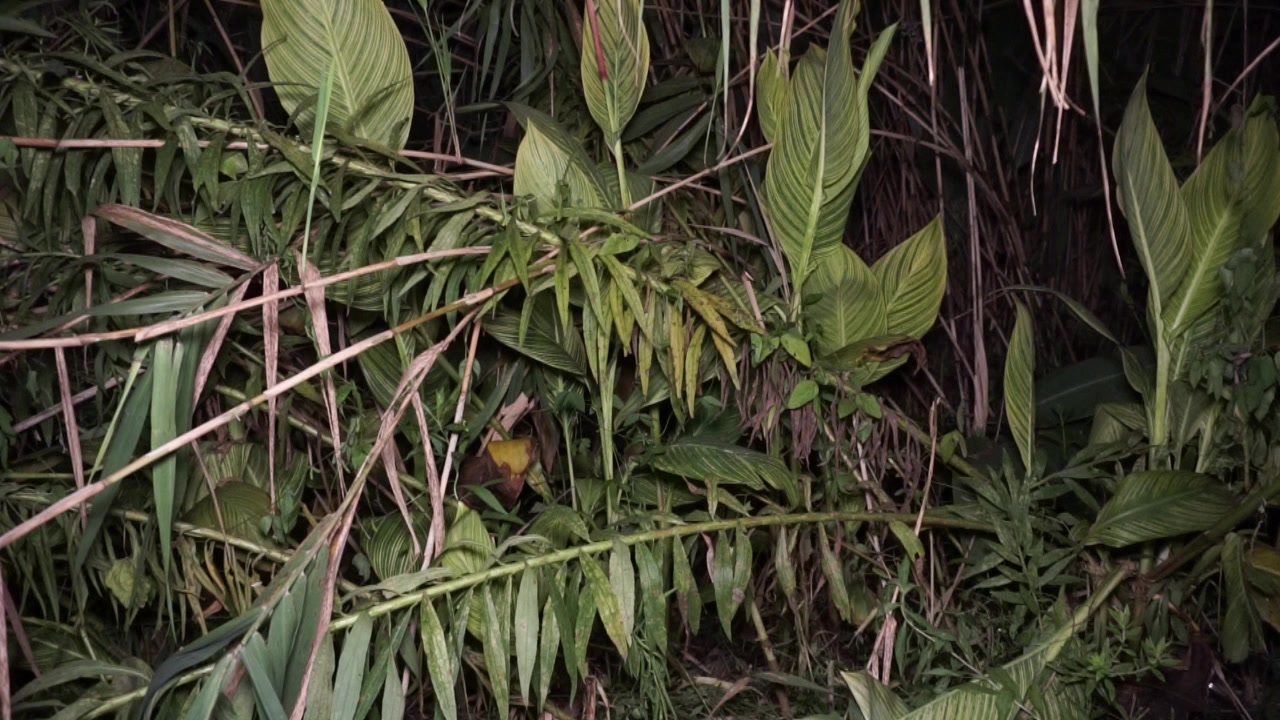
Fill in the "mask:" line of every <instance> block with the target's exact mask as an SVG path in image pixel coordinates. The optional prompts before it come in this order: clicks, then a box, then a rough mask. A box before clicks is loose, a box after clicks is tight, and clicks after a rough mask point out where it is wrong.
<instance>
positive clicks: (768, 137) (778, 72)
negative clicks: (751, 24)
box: [756, 49, 789, 142]
mask: <svg viewBox="0 0 1280 720" xmlns="http://www.w3.org/2000/svg"><path fill="white" fill-rule="evenodd" d="M787 62H788V56H787V55H786V54H783V55H776V54H774V52H773V50H772V49H770V50H767V51H765V56H764V62H763V63H761V64H760V71H759V73H758V74H757V75H756V82H757V83H758V84H757V86H756V112H757V117H758V118H759V120H760V132H762V133H764V139H765V142H777V139H778V126H779V125H780V124H782V117H783V113H784V111H785V110H786V107H787V83H788V81H789V78H788V77H787Z"/></svg>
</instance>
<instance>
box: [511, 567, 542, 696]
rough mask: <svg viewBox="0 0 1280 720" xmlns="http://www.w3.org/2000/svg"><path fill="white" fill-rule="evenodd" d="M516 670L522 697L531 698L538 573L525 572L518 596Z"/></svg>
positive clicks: (536, 640)
mask: <svg viewBox="0 0 1280 720" xmlns="http://www.w3.org/2000/svg"><path fill="white" fill-rule="evenodd" d="M515 622H516V624H515V628H514V630H515V633H514V634H515V639H516V669H517V671H518V672H519V674H520V696H521V697H524V698H527V697H529V684H530V683H531V682H532V681H533V668H534V665H535V663H536V662H537V659H538V571H537V570H525V571H524V572H523V573H521V576H520V591H519V593H517V594H516V621H515Z"/></svg>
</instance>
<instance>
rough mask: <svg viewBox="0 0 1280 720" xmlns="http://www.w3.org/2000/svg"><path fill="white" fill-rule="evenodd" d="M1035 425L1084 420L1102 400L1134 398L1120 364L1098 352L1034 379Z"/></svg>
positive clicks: (1121, 400)
mask: <svg viewBox="0 0 1280 720" xmlns="http://www.w3.org/2000/svg"><path fill="white" fill-rule="evenodd" d="M1035 398H1036V426H1037V427H1040V428H1048V427H1058V426H1060V425H1062V424H1063V423H1071V422H1076V421H1079V420H1087V419H1089V418H1091V417H1093V416H1094V412H1095V410H1096V409H1097V407H1098V406H1099V405H1101V404H1104V403H1122V402H1128V401H1131V400H1136V399H1137V396H1136V395H1134V393H1133V389H1132V388H1131V387H1129V381H1128V379H1127V378H1125V375H1124V367H1123V366H1121V364H1120V363H1119V362H1117V361H1115V360H1114V359H1112V358H1111V357H1108V356H1098V357H1092V358H1088V359H1086V360H1082V361H1080V362H1078V363H1074V364H1071V365H1066V366H1064V367H1060V368H1057V369H1055V370H1053V371H1052V372H1049V373H1048V374H1046V375H1045V376H1044V377H1042V378H1040V380H1038V381H1037V382H1036V386H1035Z"/></svg>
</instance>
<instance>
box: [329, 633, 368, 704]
mask: <svg viewBox="0 0 1280 720" xmlns="http://www.w3.org/2000/svg"><path fill="white" fill-rule="evenodd" d="M372 636H373V618H372V617H370V616H369V615H368V613H361V614H360V616H359V617H358V618H356V622H355V624H354V625H352V626H351V629H350V630H348V631H347V636H346V638H344V639H343V641H342V655H340V656H339V657H338V674H337V682H336V684H335V685H334V688H333V720H355V715H356V708H357V707H358V706H359V704H360V686H361V684H362V683H363V681H364V673H365V659H366V658H367V657H368V656H369V641H370V639H371V638H372Z"/></svg>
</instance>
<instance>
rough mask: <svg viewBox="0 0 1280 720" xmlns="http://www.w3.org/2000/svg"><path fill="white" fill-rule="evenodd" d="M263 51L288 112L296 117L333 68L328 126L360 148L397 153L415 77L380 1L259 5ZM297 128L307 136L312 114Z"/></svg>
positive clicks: (269, 1)
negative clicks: (359, 142)
mask: <svg viewBox="0 0 1280 720" xmlns="http://www.w3.org/2000/svg"><path fill="white" fill-rule="evenodd" d="M262 47H263V50H264V54H265V57H266V62H267V71H268V73H269V74H270V76H271V81H272V83H273V84H274V86H275V90H276V94H277V95H279V97H280V102H281V104H282V105H284V107H285V110H286V111H288V112H289V113H291V114H292V113H294V112H295V111H297V110H299V108H300V107H302V106H304V105H305V103H307V102H308V101H309V100H310V98H311V97H312V96H314V95H315V94H316V93H317V92H318V91H319V89H320V84H321V83H320V79H321V75H322V73H323V72H324V71H325V69H326V68H328V67H330V64H331V63H332V67H333V73H334V76H333V77H334V82H333V94H332V97H331V99H330V105H329V115H330V121H331V122H332V123H334V124H335V125H336V126H337V127H339V128H341V129H343V130H345V131H346V132H349V133H351V134H353V135H356V136H358V137H361V138H364V139H365V140H369V141H372V142H374V143H376V144H379V145H383V146H385V147H388V148H391V149H392V150H399V149H400V148H403V147H404V144H405V141H406V140H407V139H408V137H409V122H410V119H411V118H412V115H413V97H414V94H413V70H412V67H411V66H410V64H409V52H408V50H407V49H406V47H405V44H404V39H403V38H402V37H401V35H400V31H399V29H397V28H396V24H395V21H393V20H392V19H391V13H390V12H388V11H387V7H386V5H384V4H383V3H382V2H380V1H379V0H349V1H348V2H340V3H333V2H328V1H327V0H264V1H263V3H262ZM298 121H299V125H300V126H301V127H302V128H303V129H304V131H307V130H310V128H311V126H312V124H313V123H314V122H315V113H314V111H313V109H307V110H302V111H301V112H300V113H299V115H298Z"/></svg>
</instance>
